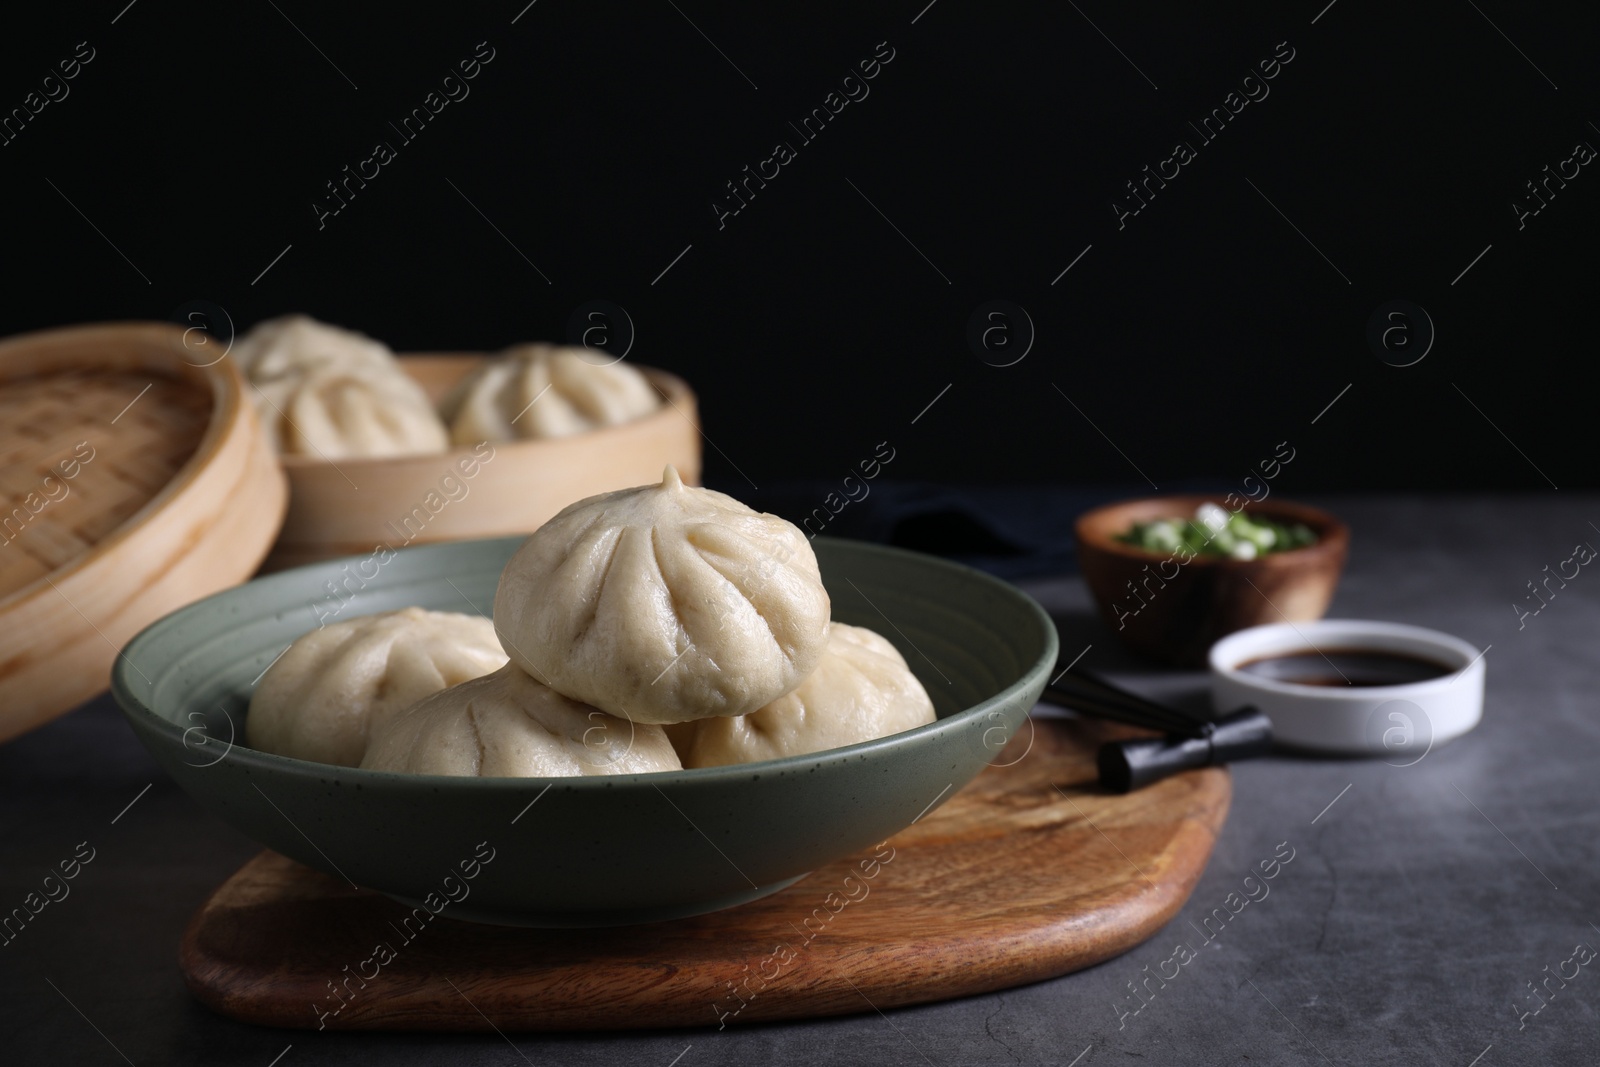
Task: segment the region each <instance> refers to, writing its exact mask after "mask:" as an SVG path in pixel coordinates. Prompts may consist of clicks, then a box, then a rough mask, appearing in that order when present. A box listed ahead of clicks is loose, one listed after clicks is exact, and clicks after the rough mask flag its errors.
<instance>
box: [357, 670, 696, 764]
mask: <svg viewBox="0 0 1600 1067" xmlns="http://www.w3.org/2000/svg"><path fill="white" fill-rule="evenodd" d="M361 766H362V768H363V769H364V770H369V771H391V772H397V773H403V774H454V775H467V776H473V777H479V778H557V777H562V778H572V777H579V776H585V775H597V774H645V773H648V772H651V771H676V770H680V769H681V768H682V764H681V763H679V762H678V756H677V753H676V752H674V751H673V750H672V744H671V742H669V741H668V740H667V735H666V734H665V733H663V732H662V730H661V727H659V726H651V725H649V724H646V723H633V722H629V721H628V720H626V719H619V718H616V717H615V716H612V715H607V714H605V713H604V712H602V711H599V710H597V709H595V708H591V707H589V706H588V705H586V704H580V703H578V702H577V701H575V700H568V699H567V698H566V697H564V696H562V695H561V694H560V693H558V692H556V691H555V690H554V689H551V688H550V687H549V686H547V685H542V684H541V683H539V682H537V681H535V680H534V679H532V678H530V677H528V676H527V675H526V674H524V673H523V672H522V670H521V669H520V668H518V667H517V666H516V665H515V664H509V663H508V664H507V665H506V666H504V667H502V668H500V669H499V670H498V671H495V672H494V673H493V674H490V675H487V676H485V677H483V678H477V679H474V680H473V681H470V682H465V683H463V684H461V685H457V686H452V687H451V688H449V689H446V690H443V691H441V692H438V693H435V694H433V695H432V696H430V697H428V698H426V699H425V700H422V701H420V702H418V703H416V704H413V705H412V706H411V707H409V708H407V709H405V710H404V711H402V712H400V713H399V714H398V715H396V716H394V717H393V718H391V719H389V720H388V721H387V722H386V723H385V724H384V726H383V728H382V729H381V730H379V731H377V732H376V733H375V734H374V735H373V738H372V743H371V744H370V745H369V746H368V748H367V755H366V758H365V759H364V760H362V761H361Z"/></svg>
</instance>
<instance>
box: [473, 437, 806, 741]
mask: <svg viewBox="0 0 1600 1067" xmlns="http://www.w3.org/2000/svg"><path fill="white" fill-rule="evenodd" d="M828 614H829V601H828V593H827V591H826V590H825V589H824V588H823V586H822V578H821V575H820V574H819V573H818V570H817V559H816V556H815V554H813V553H812V551H811V545H810V543H809V542H808V541H807V540H806V537H805V535H804V534H803V533H801V532H800V530H799V529H798V528H797V527H795V526H794V525H793V524H791V523H788V522H786V521H784V520H783V519H780V518H778V517H777V516H775V515H766V514H762V513H760V512H757V511H754V510H752V509H751V508H749V507H746V506H745V505H744V504H741V503H740V502H739V501H737V500H735V499H733V498H732V497H730V496H724V495H723V494H721V493H717V492H713V491H711V490H709V489H697V488H693V487H690V486H687V485H684V484H683V482H682V480H681V479H680V478H679V477H678V473H677V471H675V470H673V469H672V468H671V467H668V468H667V470H666V473H665V474H664V475H663V476H662V479H661V483H660V484H659V485H646V486H640V487H638V488H636V489H623V490H619V491H617V492H613V493H604V494H602V495H600V496H594V497H590V498H588V499H587V500H580V501H578V502H577V503H576V504H573V505H571V506H569V507H567V508H566V509H565V510H564V511H562V512H561V513H560V514H558V515H557V516H556V517H555V518H553V519H551V520H550V521H549V522H548V523H546V524H545V525H544V526H542V527H540V528H539V529H538V530H537V531H535V533H534V534H533V535H532V536H531V537H529V538H528V540H527V541H526V542H524V544H523V546H522V547H521V548H520V549H518V551H517V553H516V555H514V556H513V557H512V558H511V561H510V562H509V563H507V564H506V568H505V571H504V572H503V573H502V574H501V576H500V584H499V587H498V589H497V590H496V592H495V598H494V621H495V629H496V630H497V631H498V632H499V634H500V638H501V643H502V644H503V645H504V646H505V648H506V651H507V652H508V653H509V654H510V656H511V658H512V661H513V662H515V663H516V664H518V665H519V666H520V667H522V668H523V669H524V670H526V671H527V672H528V673H529V674H532V675H533V676H534V677H535V678H538V679H540V680H542V681H544V682H546V683H548V684H549V685H550V686H551V687H552V688H554V689H556V690H558V691H559V692H561V693H563V694H565V695H566V696H568V697H571V698H572V699H574V700H579V701H582V702H583V703H586V704H592V705H593V706H595V707H597V708H600V709H601V710H603V711H607V712H610V713H611V714H613V715H618V716H621V717H624V718H628V719H632V720H633V721H634V722H640V723H669V722H683V721H686V720H690V719H702V718H706V717H708V716H716V715H746V714H749V713H750V712H752V711H755V710H757V709H758V708H761V707H762V706H764V705H766V704H769V703H771V702H772V701H774V700H776V699H777V698H778V697H780V696H782V695H783V694H785V693H787V692H789V691H790V690H791V689H793V688H794V687H795V686H797V685H799V684H800V681H801V679H803V678H804V677H805V676H806V675H808V674H810V673H811V671H812V669H813V668H814V667H816V665H817V661H818V660H819V659H820V658H821V656H822V651H823V648H824V646H825V645H826V644H827V636H828Z"/></svg>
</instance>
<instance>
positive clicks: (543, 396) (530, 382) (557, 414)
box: [441, 344, 661, 445]
mask: <svg viewBox="0 0 1600 1067" xmlns="http://www.w3.org/2000/svg"><path fill="white" fill-rule="evenodd" d="M660 406H661V398H660V397H659V396H658V395H657V394H656V391H655V388H654V387H653V386H652V385H651V384H650V381H649V379H647V378H646V377H645V376H644V375H643V374H640V373H639V372H638V371H636V370H634V369H633V368H632V367H630V366H627V365H626V364H624V363H622V362H621V361H620V360H611V359H609V357H607V356H605V355H604V354H603V353H597V352H593V351H591V350H589V349H587V348H565V347H558V346H554V345H545V344H525V345H517V346H515V347H512V348H508V349H507V350H506V351H504V352H502V353H501V354H500V355H499V356H496V357H495V358H494V359H491V360H489V361H488V362H487V363H485V364H484V365H483V366H481V367H479V368H478V369H477V370H475V371H474V372H473V373H472V374H470V375H468V376H467V378H466V379H465V380H464V381H462V382H461V383H460V384H459V385H458V386H457V387H456V388H455V390H454V391H453V392H452V393H451V394H450V396H449V397H448V398H446V400H445V401H444V403H443V404H442V405H441V410H442V412H443V414H444V418H445V421H446V422H448V423H449V424H450V437H451V439H452V440H453V441H455V443H456V444H460V445H471V444H476V443H477V442H479V441H514V440H517V439H519V438H532V437H566V436H569V435H571V434H575V433H583V432H585V431H587V430H594V429H599V428H600V427H602V426H615V425H617V424H618V423H623V422H629V421H631V420H633V419H636V418H639V417H640V416H641V415H648V414H650V412H652V411H654V410H656V408H658V407H660Z"/></svg>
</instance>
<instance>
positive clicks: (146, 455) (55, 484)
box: [0, 323, 286, 741]
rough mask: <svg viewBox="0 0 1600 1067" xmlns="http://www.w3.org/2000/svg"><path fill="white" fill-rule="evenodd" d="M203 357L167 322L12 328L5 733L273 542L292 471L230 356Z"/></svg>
mask: <svg viewBox="0 0 1600 1067" xmlns="http://www.w3.org/2000/svg"><path fill="white" fill-rule="evenodd" d="M201 362H202V360H201V358H200V356H199V350H198V349H195V350H191V349H188V348H185V347H184V331H183V330H181V329H180V328H178V327H176V326H172V325H168V324H165V323H112V324H106V325H97V326H77V327H71V328H68V329H60V330H45V331H42V332H39V333H32V334H25V335H23V336H20V337H13V338H10V339H9V340H6V341H0V741H3V740H5V739H7V738H9V737H13V736H15V735H17V734H20V733H23V732H24V731H26V730H31V729H32V728H34V727H35V726H38V725H40V724H42V723H44V722H46V721H47V720H49V719H51V718H53V717H55V716H56V715H59V714H61V713H62V712H65V711H68V710H70V709H71V708H72V707H74V706H75V705H77V704H80V703H82V702H83V701H84V700H86V699H88V698H89V697H91V696H93V695H94V694H96V693H98V692H100V691H101V690H102V689H105V688H106V686H107V685H108V684H109V682H110V674H111V664H112V662H113V661H114V660H115V659H116V657H117V655H118V650H119V649H120V648H121V647H122V646H123V645H124V644H126V643H127V642H128V641H129V640H130V639H131V638H132V637H133V635H134V634H135V633H137V632H138V631H140V630H142V629H143V628H144V627H145V626H147V625H149V624H150V623H152V622H154V621H155V620H156V619H158V618H160V617H161V616H163V615H166V614H167V613H169V612H171V611H174V610H176V609H177V608H180V607H182V606H183V605H185V604H188V603H190V602H191V601H194V600H198V599H200V598H201V597H204V596H207V595H209V594H211V593H214V592H216V591H217V590H219V589H224V588H227V587H228V586H231V585H237V584H238V583H239V582H241V581H243V580H244V579H246V578H248V577H249V576H250V575H251V574H252V573H253V572H254V571H255V569H256V565H257V564H258V563H260V562H261V558H262V557H263V556H264V555H265V554H266V551H267V548H268V546H269V545H271V543H272V538H273V536H274V535H275V534H276V532H277V529H278V522H279V520H280V519H281V518H282V517H283V510H284V504H285V499H286V492H285V487H284V478H283V474H282V473H281V472H280V471H279V469H278V464H277V460H276V457H274V456H273V454H272V449H271V447H270V446H269V445H268V442H267V440H266V437H265V436H264V435H263V434H262V432H261V426H260V424H259V423H258V422H257V420H256V414H255V408H254V407H253V406H252V405H251V404H250V402H249V401H248V400H247V399H246V398H245V395H244V384H243V382H242V381H241V380H240V378H239V375H238V372H237V371H236V370H235V369H234V368H233V365H232V363H231V361H228V360H221V361H216V362H212V363H211V364H210V365H209V366H201V365H199V364H200V363H201ZM131 666H132V668H133V669H135V670H137V669H138V664H132V665H131Z"/></svg>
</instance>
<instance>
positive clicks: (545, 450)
mask: <svg viewBox="0 0 1600 1067" xmlns="http://www.w3.org/2000/svg"><path fill="white" fill-rule="evenodd" d="M486 358H488V357H486V356H482V355H477V354H464V353H418V354H416V355H406V356H402V357H401V360H400V366H401V367H402V368H404V370H405V372H406V373H407V374H408V375H410V376H411V377H412V378H413V379H415V380H416V381H417V382H418V384H420V385H421V386H422V387H423V389H424V390H425V391H426V392H427V393H428V396H429V398H430V399H432V400H433V401H434V402H435V403H437V402H438V401H439V400H440V399H441V398H443V397H444V396H445V394H447V393H448V392H449V391H450V389H451V388H452V387H453V386H454V385H455V384H456V383H457V382H459V381H460V380H461V379H462V378H464V377H466V375H467V374H468V373H470V372H471V371H472V370H473V369H474V368H476V367H477V366H478V365H479V364H481V363H482V362H483V361H484V360H485V359H486ZM640 370H641V371H643V373H644V374H645V376H646V377H647V378H649V379H650V382H651V384H652V385H654V386H655V388H656V390H657V392H659V393H660V394H661V395H662V397H663V398H664V402H663V404H662V405H661V407H660V408H659V409H657V410H656V411H653V412H651V413H650V414H648V415H645V416H644V417H642V418H638V419H634V420H633V421H631V422H625V423H622V424H620V425H617V426H607V427H603V428H601V429H598V430H592V431H590V432H588V433H581V434H573V435H572V436H570V437H554V438H545V439H539V440H526V441H504V442H496V443H494V444H493V445H492V446H490V451H489V452H488V456H489V457H490V458H487V459H485V458H484V453H483V452H481V451H478V452H475V451H474V449H472V448H465V447H455V448H452V449H450V451H448V452H435V453H430V454H426V455H417V456H385V457H377V458H359V459H340V460H322V459H318V458H317V457H314V456H283V457H280V458H281V460H282V463H283V469H284V472H285V473H286V474H287V475H288V477H289V514H288V516H287V518H285V519H284V522H283V530H282V531H281V532H280V533H279V535H278V543H277V544H276V545H275V546H274V547H273V550H272V555H271V556H270V557H269V558H268V559H267V562H266V565H265V567H264V569H265V570H280V569H282V568H285V567H296V566H299V565H301V564H303V563H314V562H316V561H318V560H324V559H331V558H332V557H335V556H349V555H358V554H370V553H372V552H374V551H375V550H376V549H378V548H379V547H380V546H385V545H386V546H388V547H389V548H390V549H400V548H403V547H405V546H407V545H425V544H434V543H437V542H440V541H462V540H467V539H470V538H479V537H496V536H500V535H503V534H513V533H532V532H533V531H534V530H536V529H538V528H539V527H540V526H542V525H544V523H546V522H547V521H549V520H550V519H551V518H553V517H554V516H555V514H556V512H558V511H560V510H561V509H562V508H564V507H566V506H567V505H568V504H571V503H574V502H575V501H578V500H582V499H583V498H584V497H586V496H593V495H594V494H596V493H605V492H609V491H611V490H613V489H627V488H629V487H630V486H635V485H645V484H648V483H651V482H657V481H660V479H661V471H662V469H663V468H665V467H666V465H667V464H669V463H670V464H672V465H673V466H675V467H677V468H678V474H679V475H680V476H681V477H682V478H683V480H684V481H685V482H686V483H688V484H690V485H698V484H699V482H700V427H699V421H698V419H699V416H698V408H697V405H696V402H695V395H694V393H693V391H692V390H690V388H689V386H688V385H687V384H686V383H685V382H684V381H683V379H681V378H678V377H676V376H674V375H671V374H668V373H667V372H665V371H659V370H655V369H652V368H649V367H641V368H640ZM484 448H485V446H483V445H479V446H478V449H480V450H481V449H484ZM469 471H470V472H471V473H468V472H469Z"/></svg>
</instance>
